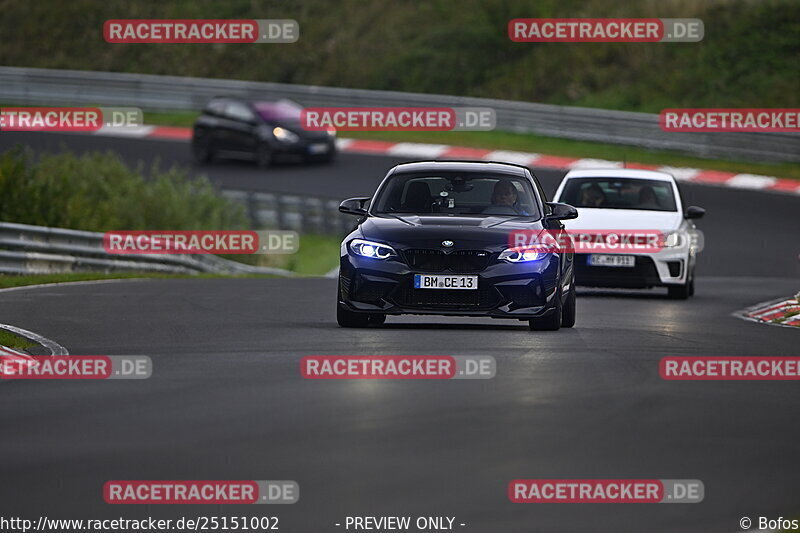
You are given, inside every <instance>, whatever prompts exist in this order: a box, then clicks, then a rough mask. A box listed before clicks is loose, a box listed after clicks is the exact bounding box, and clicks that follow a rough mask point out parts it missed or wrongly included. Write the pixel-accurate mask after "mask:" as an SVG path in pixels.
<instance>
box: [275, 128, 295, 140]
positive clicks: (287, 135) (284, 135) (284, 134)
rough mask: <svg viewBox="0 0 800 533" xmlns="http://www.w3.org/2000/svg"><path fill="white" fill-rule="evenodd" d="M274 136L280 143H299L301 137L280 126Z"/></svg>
mask: <svg viewBox="0 0 800 533" xmlns="http://www.w3.org/2000/svg"><path fill="white" fill-rule="evenodd" d="M272 134H273V135H274V136H275V138H276V139H278V140H279V141H283V142H286V143H296V142H297V141H299V140H300V137H299V136H298V135H297V134H296V133H294V132H293V131H289V130H287V129H286V128H281V127H280V126H278V127H276V128H275V129H273V130H272Z"/></svg>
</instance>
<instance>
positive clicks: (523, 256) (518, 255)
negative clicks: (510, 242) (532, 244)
mask: <svg viewBox="0 0 800 533" xmlns="http://www.w3.org/2000/svg"><path fill="white" fill-rule="evenodd" d="M548 253H549V252H548V251H547V249H546V248H543V247H541V246H539V247H537V248H507V249H505V250H503V251H502V252H500V256H499V257H498V259H499V260H501V261H508V262H509V263H528V262H530V261H539V260H540V259H544V258H545V257H546V256H547V254H548Z"/></svg>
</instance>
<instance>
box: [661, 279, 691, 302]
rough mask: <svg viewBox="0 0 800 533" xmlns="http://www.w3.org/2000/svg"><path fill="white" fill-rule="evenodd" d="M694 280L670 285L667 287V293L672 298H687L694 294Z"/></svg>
mask: <svg viewBox="0 0 800 533" xmlns="http://www.w3.org/2000/svg"><path fill="white" fill-rule="evenodd" d="M692 285H693V284H692V282H691V281H689V282H687V283H685V284H683V285H670V286H669V287H667V295H668V296H669V297H670V299H672V300H686V299H688V298H689V296H691V295H692Z"/></svg>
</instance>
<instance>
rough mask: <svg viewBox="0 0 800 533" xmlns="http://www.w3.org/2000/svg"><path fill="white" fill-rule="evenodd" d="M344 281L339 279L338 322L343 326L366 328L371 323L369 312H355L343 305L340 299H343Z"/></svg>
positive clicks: (337, 298) (337, 293) (337, 297)
mask: <svg viewBox="0 0 800 533" xmlns="http://www.w3.org/2000/svg"><path fill="white" fill-rule="evenodd" d="M341 286H342V282H341V281H339V289H337V291H336V322H338V323H339V326H341V327H343V328H365V327H367V325H369V318H370V315H368V314H367V313H354V312H353V311H350V310H349V309H347V308H345V307H343V306H342V304H340V303H339V301H340V300H341V299H342V290H341Z"/></svg>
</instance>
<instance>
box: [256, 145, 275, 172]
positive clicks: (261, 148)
mask: <svg viewBox="0 0 800 533" xmlns="http://www.w3.org/2000/svg"><path fill="white" fill-rule="evenodd" d="M272 161H273V154H272V147H271V146H270V145H268V144H267V143H261V144H259V145H258V147H257V148H256V165H258V166H259V168H267V167H269V166H271V165H272Z"/></svg>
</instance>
